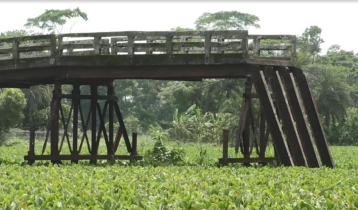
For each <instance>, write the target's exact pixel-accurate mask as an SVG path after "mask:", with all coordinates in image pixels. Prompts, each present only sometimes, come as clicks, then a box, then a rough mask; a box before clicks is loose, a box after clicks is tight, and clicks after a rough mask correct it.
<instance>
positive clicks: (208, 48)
mask: <svg viewBox="0 0 358 210" xmlns="http://www.w3.org/2000/svg"><path fill="white" fill-rule="evenodd" d="M204 49H205V63H207V64H209V63H210V54H211V33H210V32H209V31H205V43H204Z"/></svg>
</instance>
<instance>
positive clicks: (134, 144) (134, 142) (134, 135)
mask: <svg viewBox="0 0 358 210" xmlns="http://www.w3.org/2000/svg"><path fill="white" fill-rule="evenodd" d="M137 154H138V153H137V133H132V152H131V155H132V156H136V155H137Z"/></svg>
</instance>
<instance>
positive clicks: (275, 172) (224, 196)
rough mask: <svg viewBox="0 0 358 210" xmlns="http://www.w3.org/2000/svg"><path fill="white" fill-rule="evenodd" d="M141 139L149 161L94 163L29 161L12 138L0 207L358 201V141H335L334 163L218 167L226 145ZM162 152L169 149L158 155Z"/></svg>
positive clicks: (2, 170) (273, 205)
mask: <svg viewBox="0 0 358 210" xmlns="http://www.w3.org/2000/svg"><path fill="white" fill-rule="evenodd" d="M139 140H140V141H139V144H138V151H139V153H141V154H144V155H145V160H144V161H143V162H141V163H135V164H130V163H125V162H116V163H114V164H107V163H100V164H98V165H96V166H92V165H89V164H88V163H86V162H82V163H80V164H78V165H70V163H64V164H63V165H59V166H57V165H51V164H48V163H41V162H37V163H35V165H33V166H28V165H27V164H24V163H23V161H22V160H23V155H25V154H26V153H27V142H24V141H13V142H9V143H8V144H7V145H5V146H2V147H0V161H1V165H0V206H1V207H0V208H1V209H357V208H358V192H357V190H358V170H357V169H358V160H356V159H355V158H354V157H355V155H356V154H358V147H343V146H340V147H338V146H337V147H331V151H332V155H333V158H334V160H335V164H336V166H337V167H336V168H335V169H328V168H320V169H307V168H301V167H293V168H284V167H277V166H274V165H270V166H265V167H260V166H254V167H249V168H247V167H241V166H239V165H232V166H228V167H222V168H219V167H216V162H217V158H219V157H220V156H221V147H220V146H216V145H208V144H206V145H199V144H180V143H173V142H170V143H169V142H165V143H164V145H156V147H155V148H156V149H157V150H158V149H159V150H160V151H156V152H153V145H154V144H155V142H154V141H153V140H150V139H144V140H143V138H140V139H139ZM37 150H40V147H39V146H38V147H37ZM161 152H163V154H167V155H168V157H167V159H166V158H165V157H163V156H161V158H164V160H162V161H161V162H160V161H159V162H158V161H157V162H156V161H155V158H159V155H158V154H159V153H161ZM230 152H231V155H233V152H232V151H230ZM169 156H170V157H169ZM159 163H162V164H159Z"/></svg>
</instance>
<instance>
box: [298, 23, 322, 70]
mask: <svg viewBox="0 0 358 210" xmlns="http://www.w3.org/2000/svg"><path fill="white" fill-rule="evenodd" d="M321 33H322V29H321V28H320V27H318V26H311V27H309V28H306V30H305V31H304V32H303V34H302V36H300V37H299V38H298V48H299V50H300V51H302V52H304V53H307V54H309V55H310V56H311V59H312V63H314V62H315V59H316V57H317V55H318V53H320V52H321V44H322V43H324V40H323V39H322V38H321Z"/></svg>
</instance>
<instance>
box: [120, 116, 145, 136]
mask: <svg viewBox="0 0 358 210" xmlns="http://www.w3.org/2000/svg"><path fill="white" fill-rule="evenodd" d="M124 124H125V125H126V128H127V132H128V134H131V133H141V132H142V129H143V128H142V126H141V125H140V121H139V119H138V118H136V117H133V116H132V115H131V116H128V117H126V118H125V119H124Z"/></svg>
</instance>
